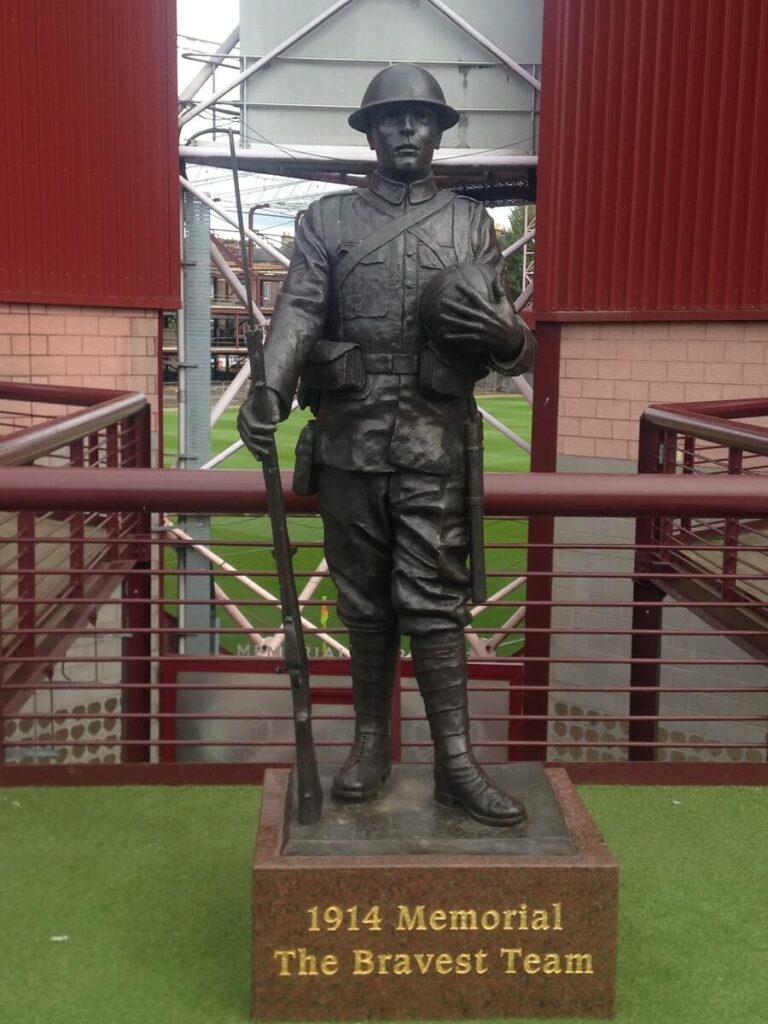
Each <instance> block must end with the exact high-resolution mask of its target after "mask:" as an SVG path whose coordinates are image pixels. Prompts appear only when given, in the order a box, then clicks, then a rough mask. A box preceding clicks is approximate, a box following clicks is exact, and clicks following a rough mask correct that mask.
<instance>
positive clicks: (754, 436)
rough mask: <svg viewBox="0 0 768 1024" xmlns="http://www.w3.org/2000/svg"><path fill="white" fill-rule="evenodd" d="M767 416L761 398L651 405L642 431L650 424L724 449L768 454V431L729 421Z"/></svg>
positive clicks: (767, 403)
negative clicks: (691, 436) (718, 445)
mask: <svg viewBox="0 0 768 1024" xmlns="http://www.w3.org/2000/svg"><path fill="white" fill-rule="evenodd" d="M766 415H768V401H766V399H762V398H761V399H754V398H753V399H748V400H735V401H726V402H686V403H680V404H665V405H651V406H649V407H648V408H647V409H646V410H645V412H644V413H643V414H642V416H641V417H640V428H641V430H642V429H643V427H644V426H646V425H649V424H650V425H653V426H656V427H663V428H664V429H665V430H674V431H676V432H677V433H678V434H688V435H693V436H695V437H698V438H701V439H702V440H704V441H712V442H713V443H714V444H720V445H722V446H723V447H724V448H742V449H746V450H748V451H750V452H756V453H758V454H760V455H768V429H766V428H765V427H759V426H756V425H754V424H751V423H739V424H735V423H732V422H729V421H731V420H734V419H737V418H741V417H745V416H766Z"/></svg>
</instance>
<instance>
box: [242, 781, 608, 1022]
mask: <svg viewBox="0 0 768 1024" xmlns="http://www.w3.org/2000/svg"><path fill="white" fill-rule="evenodd" d="M331 774H332V772H331V771H330V770H329V772H328V773H326V774H324V775H323V788H324V792H325V793H326V794H328V793H329V791H330V777H331ZM489 774H491V775H493V776H494V778H496V779H497V780H498V782H499V783H500V784H501V785H502V786H503V787H504V788H506V789H508V790H509V791H510V792H511V793H514V794H515V795H516V796H519V797H520V798H522V800H523V802H524V803H525V804H526V808H527V810H528V815H529V819H528V822H527V823H525V824H523V825H520V826H517V827H516V828H511V829H509V828H507V829H501V828H491V827H488V826H484V825H480V824H478V823H476V822H473V821H472V820H471V819H469V818H467V817H466V816H465V815H464V814H462V813H460V812H459V811H456V810H452V809H446V808H443V807H440V806H438V805H437V804H435V803H434V801H433V799H432V782H431V769H430V768H429V767H426V766H425V767H410V766H408V767H406V766H402V767H398V768H396V769H395V770H394V772H393V775H392V778H391V779H390V781H389V782H388V783H387V786H386V787H385V789H384V790H383V791H382V793H381V795H380V796H379V797H378V798H377V799H375V800H373V801H370V802H367V803H364V804H359V805H355V804H348V803H339V802H336V801H333V800H332V799H331V798H330V797H329V796H327V795H326V801H325V806H324V809H323V818H322V820H321V821H320V823H319V824H318V825H315V826H311V827H308V826H301V825H299V824H298V822H297V821H296V819H295V813H294V809H293V805H294V801H293V800H292V799H291V784H290V779H289V773H288V772H287V771H274V772H268V773H267V775H266V777H265V784H264V797H263V806H262V815H261V822H260V825H259V833H258V842H257V850H256V858H255V862H254V874H253V905H254V941H253V1016H254V1018H255V1019H256V1020H261V1021H337V1020H338V1021H343V1020H357V1021H360V1020H395V1019H412V1020H419V1019H427V1020H429V1019H432V1020H434V1019H444V1020H460V1019H465V1018H478V1017H483V1018H489V1017H490V1018H493V1017H499V1018H503V1017H542V1018H544V1017H558V1016H563V1017H566V1016H577V1017H578V1016H587V1017H590V1016H591V1017H607V1016H610V1015H611V1014H612V1013H613V1004H614V989H615V974H616V936H617V890H618V868H617V866H616V863H615V861H614V860H613V858H612V856H611V854H610V852H609V850H608V848H607V847H606V845H605V843H604V842H603V840H602V839H601V837H600V835H599V834H598V832H597V830H596V829H595V827H594V825H593V823H592V820H591V818H590V817H589V815H588V814H587V812H586V810H585V808H584V806H583V804H582V803H581V801H580V800H579V798H578V796H577V794H576V792H575V790H574V789H573V786H572V785H571V783H570V781H569V779H568V776H567V774H566V772H565V771H563V770H561V769H552V770H549V769H547V770H545V769H543V768H542V767H541V766H540V765H532V764H514V765H503V766H498V767H496V768H495V769H493V768H492V769H490V770H489Z"/></svg>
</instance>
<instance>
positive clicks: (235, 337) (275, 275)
mask: <svg viewBox="0 0 768 1024" xmlns="http://www.w3.org/2000/svg"><path fill="white" fill-rule="evenodd" d="M211 240H212V242H213V244H214V245H215V246H216V248H217V249H218V250H219V252H220V253H221V255H222V256H223V257H224V259H225V260H226V262H227V265H228V266H229V267H231V268H232V270H233V272H234V273H235V274H236V275H237V276H238V277H239V278H242V270H241V261H240V243H239V242H238V241H237V240H235V239H230V238H218V237H216V236H215V235H211ZM249 248H250V251H249V256H250V261H251V287H252V289H253V297H254V299H255V301H256V304H257V305H258V307H259V308H260V309H261V311H262V313H263V314H264V316H265V317H266V319H267V321H269V319H270V318H271V316H272V313H273V312H274V310H275V305H276V303H277V297H278V295H279V294H280V289H281V288H282V286H283V281H284V280H285V276H286V274H287V272H288V271H287V268H286V267H284V266H283V265H282V263H279V262H278V261H277V260H276V259H275V258H274V257H273V256H270V254H269V253H268V252H266V250H264V249H262V248H261V247H260V246H258V245H256V246H254V245H253V244H251V245H250V247H249ZM280 248H281V249H282V250H283V251H284V252H285V253H286V255H290V252H291V249H292V248H293V238H292V237H291V236H290V235H284V236H283V237H282V239H281V243H280ZM246 326H247V317H246V312H245V306H244V305H243V303H242V302H241V301H240V298H239V296H238V295H237V294H236V293H235V291H234V289H233V288H232V286H231V285H230V283H229V282H228V281H227V279H226V278H225V277H224V275H223V274H222V273H221V272H220V271H219V270H218V268H217V267H216V266H214V265H213V264H211V379H212V380H230V379H231V378H232V377H233V376H234V375H235V374H236V373H237V371H238V370H239V368H240V366H241V365H242V363H243V360H244V359H245V357H246V351H245V329H246ZM177 369H178V330H177V323H176V318H175V317H174V316H171V317H166V320H165V324H164V330H163V379H164V380H165V381H166V382H169V381H175V380H176V374H177Z"/></svg>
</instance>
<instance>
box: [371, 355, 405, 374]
mask: <svg viewBox="0 0 768 1024" xmlns="http://www.w3.org/2000/svg"><path fill="white" fill-rule="evenodd" d="M363 361H364V363H365V369H366V370H367V372H368V373H403V374H409V373H418V371H419V357H418V356H417V355H413V354H412V353H409V352H364V353H363Z"/></svg>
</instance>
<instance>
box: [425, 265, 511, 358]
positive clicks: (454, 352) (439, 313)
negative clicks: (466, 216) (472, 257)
mask: <svg viewBox="0 0 768 1024" xmlns="http://www.w3.org/2000/svg"><path fill="white" fill-rule="evenodd" d="M497 277H498V268H496V267H494V266H492V265H491V264H489V263H456V264H454V265H452V266H449V267H445V268H444V269H443V270H440V271H438V273H436V274H435V275H434V277H432V278H431V280H430V281H429V283H428V284H427V286H426V287H425V289H424V291H423V292H422V293H421V301H420V303H419V313H420V318H421V322H422V324H423V326H424V329H425V331H426V333H427V336H428V337H429V339H430V340H431V342H432V343H433V345H434V346H435V347H436V348H437V349H439V350H441V351H443V352H444V353H445V354H446V355H450V356H453V357H455V356H477V355H481V354H483V353H485V352H486V351H487V348H488V346H487V342H486V340H485V339H484V338H483V337H482V335H478V337H477V339H476V340H474V339H473V340H472V341H465V342H463V343H462V344H461V345H457V344H454V343H452V342H449V341H448V340H447V339H446V337H445V335H446V334H450V333H451V326H452V325H451V319H452V316H453V314H452V313H451V312H450V311H449V310H447V309H446V308H445V302H446V300H447V299H450V300H452V301H454V302H459V303H461V304H462V305H466V302H467V300H466V298H465V296H464V292H465V291H472V292H477V293H478V294H480V295H482V297H483V298H484V299H487V300H488V301H490V302H493V303H494V304H495V303H496V302H497V301H498V300H497V297H496V294H495V291H494V281H495V280H496V279H497Z"/></svg>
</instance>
